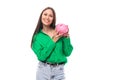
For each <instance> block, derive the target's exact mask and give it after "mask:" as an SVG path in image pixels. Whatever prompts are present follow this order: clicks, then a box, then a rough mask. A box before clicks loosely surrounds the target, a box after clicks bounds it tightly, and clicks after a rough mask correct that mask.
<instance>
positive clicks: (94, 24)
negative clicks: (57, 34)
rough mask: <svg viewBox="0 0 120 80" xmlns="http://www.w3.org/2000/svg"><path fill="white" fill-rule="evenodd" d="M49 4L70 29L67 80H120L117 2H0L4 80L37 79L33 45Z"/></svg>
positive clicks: (0, 64)
mask: <svg viewBox="0 0 120 80" xmlns="http://www.w3.org/2000/svg"><path fill="white" fill-rule="evenodd" d="M47 6H50V7H53V8H54V9H55V11H56V16H57V23H65V24H68V26H69V28H70V32H69V33H70V37H71V43H72V44H73V47H74V50H73V52H72V54H71V56H70V57H68V63H67V64H66V65H65V76H66V80H120V2H119V0H0V80H35V76H36V68H37V64H38V60H37V58H36V56H35V54H34V53H33V51H32V50H31V48H30V42H31V38H32V34H33V32H34V30H35V27H36V25H37V22H38V18H39V15H40V13H41V11H42V10H43V9H44V8H45V7H47Z"/></svg>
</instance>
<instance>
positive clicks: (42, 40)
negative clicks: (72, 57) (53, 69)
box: [32, 36, 55, 61]
mask: <svg viewBox="0 0 120 80" xmlns="http://www.w3.org/2000/svg"><path fill="white" fill-rule="evenodd" d="M54 48H55V43H54V42H53V41H52V40H49V39H48V38H46V37H44V36H36V38H35V39H34V41H33V43H32V50H33V51H34V52H35V54H36V55H37V58H38V59H39V60H42V61H44V60H46V58H47V57H48V56H49V55H50V53H51V52H52V51H53V49H54Z"/></svg>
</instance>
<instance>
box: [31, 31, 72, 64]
mask: <svg viewBox="0 0 120 80" xmlns="http://www.w3.org/2000/svg"><path fill="white" fill-rule="evenodd" d="M32 50H33V51H34V53H35V54H36V56H37V58H38V60H40V61H47V62H50V63H61V62H64V63H67V58H66V57H68V56H70V54H71V53H72V50H73V46H72V44H71V42H70V38H66V37H61V38H60V39H59V40H58V41H57V42H54V41H53V40H52V39H51V38H50V37H49V36H48V35H47V34H45V33H43V32H42V31H40V32H39V33H38V34H36V35H35V36H34V37H33V42H32ZM48 56H49V57H48ZM46 59H47V60H46Z"/></svg>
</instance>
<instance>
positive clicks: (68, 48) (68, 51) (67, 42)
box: [63, 38, 73, 56]
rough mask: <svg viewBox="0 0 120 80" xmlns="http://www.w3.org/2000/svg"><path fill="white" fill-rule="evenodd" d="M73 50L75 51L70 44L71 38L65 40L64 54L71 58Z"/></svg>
mask: <svg viewBox="0 0 120 80" xmlns="http://www.w3.org/2000/svg"><path fill="white" fill-rule="evenodd" d="M72 50H73V46H72V44H71V42H70V38H63V52H64V54H65V56H70V54H71V53H72Z"/></svg>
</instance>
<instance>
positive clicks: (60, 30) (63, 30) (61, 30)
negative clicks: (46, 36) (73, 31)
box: [56, 24, 69, 36]
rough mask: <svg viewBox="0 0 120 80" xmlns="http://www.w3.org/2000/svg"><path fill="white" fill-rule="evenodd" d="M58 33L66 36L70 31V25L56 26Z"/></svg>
mask: <svg viewBox="0 0 120 80" xmlns="http://www.w3.org/2000/svg"><path fill="white" fill-rule="evenodd" d="M56 31H57V32H58V33H59V34H61V35H63V36H65V35H64V34H66V33H67V32H68V31H69V28H68V25H65V24H57V25H56Z"/></svg>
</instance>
